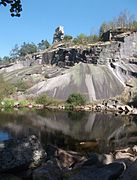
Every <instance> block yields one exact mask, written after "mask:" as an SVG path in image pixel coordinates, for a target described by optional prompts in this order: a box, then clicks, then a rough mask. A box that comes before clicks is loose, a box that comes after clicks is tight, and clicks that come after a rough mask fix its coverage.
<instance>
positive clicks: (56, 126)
mask: <svg viewBox="0 0 137 180" xmlns="http://www.w3.org/2000/svg"><path fill="white" fill-rule="evenodd" d="M3 118H4V119H6V116H5V117H3ZM10 118H11V120H9V121H8V120H7V123H5V124H4V123H2V124H1V125H0V127H2V128H1V129H5V130H6V131H7V132H9V133H10V134H12V136H20V135H21V136H22V134H24V135H27V136H28V135H29V134H32V133H33V134H34V133H35V134H36V135H37V136H38V137H39V138H40V139H41V140H42V141H43V142H44V143H46V142H48V143H53V144H55V145H59V146H60V147H63V146H70V147H71V145H74V144H75V143H78V142H81V141H82V142H83V141H88V142H90V141H91V143H92V140H97V141H99V147H100V149H102V150H105V149H106V148H107V147H106V146H107V140H108V137H109V136H110V135H111V134H112V133H113V132H114V131H116V130H117V129H118V128H119V127H120V126H122V125H123V122H122V117H120V116H113V115H111V114H101V113H97V114H96V113H86V112H85V113H84V114H80V115H79V113H78V115H77V114H74V113H73V114H70V113H69V114H68V113H66V112H49V113H46V112H45V111H37V114H36V113H30V114H29V113H27V115H26V116H25V114H24V116H23V117H22V119H23V121H20V120H16V121H14V120H13V118H12V115H10ZM15 118H19V119H21V118H20V115H19V117H17V116H16V117H15ZM11 124H12V125H11ZM17 126H18V131H17ZM19 126H20V128H19ZM14 127H15V128H14ZM38 129H39V131H38ZM69 143H70V144H69Z"/></svg>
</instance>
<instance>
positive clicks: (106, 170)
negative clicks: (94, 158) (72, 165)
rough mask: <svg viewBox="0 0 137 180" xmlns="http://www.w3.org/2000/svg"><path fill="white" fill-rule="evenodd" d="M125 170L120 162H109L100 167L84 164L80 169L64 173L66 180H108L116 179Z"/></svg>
mask: <svg viewBox="0 0 137 180" xmlns="http://www.w3.org/2000/svg"><path fill="white" fill-rule="evenodd" d="M124 170H125V165H124V164H122V163H111V164H109V165H104V166H102V167H96V166H94V165H93V166H84V167H82V168H80V169H75V170H74V171H71V172H70V173H67V174H65V175H64V179H66V180H83V179H86V180H91V179H96V180H102V179H103V180H110V179H117V178H118V177H120V175H121V174H122V173H123V171H124Z"/></svg>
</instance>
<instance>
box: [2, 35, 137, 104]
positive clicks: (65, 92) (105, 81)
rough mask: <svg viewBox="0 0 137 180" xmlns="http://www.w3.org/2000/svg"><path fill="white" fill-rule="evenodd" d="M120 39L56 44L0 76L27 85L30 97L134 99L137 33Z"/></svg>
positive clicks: (4, 68) (136, 75) (8, 68)
mask: <svg viewBox="0 0 137 180" xmlns="http://www.w3.org/2000/svg"><path fill="white" fill-rule="evenodd" d="M118 36H119V37H117V38H115V39H114V40H113V41H108V42H98V43H96V44H91V45H86V46H71V47H70V46H69V47H65V44H63V43H60V44H57V45H56V44H54V46H53V47H52V48H49V49H48V50H46V51H45V52H40V53H36V54H33V55H32V56H29V57H26V61H21V62H19V63H17V64H14V65H11V66H10V67H9V66H8V67H3V68H2V67H0V68H1V69H0V72H1V73H3V74H4V78H5V79H6V80H9V81H11V82H14V83H15V82H16V81H18V80H23V81H25V82H27V83H28V84H29V85H30V86H29V89H28V90H27V91H26V92H25V95H26V96H27V97H28V96H29V97H30V96H36V95H40V94H44V93H46V94H48V95H49V96H52V97H54V98H57V99H62V100H66V99H67V98H68V96H69V95H70V94H71V93H73V92H80V93H81V94H83V95H85V96H86V98H87V101H88V102H92V101H95V100H100V99H109V98H113V97H116V96H118V95H121V94H122V93H123V92H126V96H127V98H128V99H130V98H131V97H132V95H133V93H134V92H135V91H136V90H137V86H136V84H137V32H127V33H123V34H120V35H118ZM121 39H122V40H121ZM124 96H125V94H124Z"/></svg>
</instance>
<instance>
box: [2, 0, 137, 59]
mask: <svg viewBox="0 0 137 180" xmlns="http://www.w3.org/2000/svg"><path fill="white" fill-rule="evenodd" d="M22 5H23V11H22V13H21V17H20V18H17V17H14V18H13V17H11V16H10V13H9V7H6V8H5V7H0V57H3V56H7V55H9V52H10V50H11V49H12V48H14V46H15V44H18V45H21V44H22V43H23V42H34V43H36V44H37V43H39V42H40V41H41V40H42V39H47V40H48V41H49V42H50V43H51V42H52V38H53V34H54V30H55V28H56V27H57V26H59V25H62V26H64V30H65V34H70V35H72V36H74V37H75V36H77V35H78V34H80V33H85V34H87V35H89V34H91V33H95V32H97V31H98V29H99V26H100V25H101V23H102V22H103V21H109V20H112V19H113V18H114V17H116V16H118V15H119V13H120V12H121V11H124V10H128V11H129V12H130V13H131V14H134V15H135V17H136V18H137V0H22Z"/></svg>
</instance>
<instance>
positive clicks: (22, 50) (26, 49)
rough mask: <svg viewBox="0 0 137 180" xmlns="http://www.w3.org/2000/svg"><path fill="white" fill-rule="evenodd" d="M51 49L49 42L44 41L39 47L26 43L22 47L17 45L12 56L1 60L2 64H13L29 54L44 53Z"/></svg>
mask: <svg viewBox="0 0 137 180" xmlns="http://www.w3.org/2000/svg"><path fill="white" fill-rule="evenodd" d="M49 47H50V43H49V42H48V40H42V41H41V42H40V43H38V44H37V45H36V44H35V43H33V42H32V43H26V42H24V43H23V44H22V45H21V46H18V44H16V45H15V46H14V48H13V49H12V50H11V51H10V56H4V57H3V58H0V64H5V63H11V62H14V61H15V60H17V59H20V58H22V57H25V56H26V55H27V54H33V53H36V52H40V51H44V50H45V49H47V48H49Z"/></svg>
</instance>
